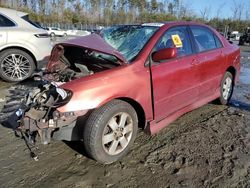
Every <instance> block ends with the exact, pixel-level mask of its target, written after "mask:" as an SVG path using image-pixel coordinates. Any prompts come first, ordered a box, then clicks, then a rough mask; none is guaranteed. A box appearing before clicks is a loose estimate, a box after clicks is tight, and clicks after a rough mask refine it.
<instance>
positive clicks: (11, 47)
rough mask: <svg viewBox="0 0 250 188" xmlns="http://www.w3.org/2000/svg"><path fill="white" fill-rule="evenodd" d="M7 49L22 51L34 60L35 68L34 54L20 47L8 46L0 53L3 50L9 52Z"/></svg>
mask: <svg viewBox="0 0 250 188" xmlns="http://www.w3.org/2000/svg"><path fill="white" fill-rule="evenodd" d="M9 49H18V50H22V51H24V52H26V53H27V54H29V55H30V56H31V58H32V59H33V60H34V63H35V66H36V67H37V61H36V58H35V56H34V54H33V53H32V52H31V51H29V50H28V49H26V48H23V47H20V46H8V47H6V48H3V49H1V51H0V52H3V51H5V50H9Z"/></svg>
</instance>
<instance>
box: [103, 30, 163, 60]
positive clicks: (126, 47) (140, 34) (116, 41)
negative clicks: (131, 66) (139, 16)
mask: <svg viewBox="0 0 250 188" xmlns="http://www.w3.org/2000/svg"><path fill="white" fill-rule="evenodd" d="M158 29H159V27H154V26H142V25H125V26H114V27H110V28H107V29H104V30H103V31H102V32H101V35H102V36H103V38H104V40H105V41H106V42H107V43H108V44H109V45H111V46H112V47H113V48H115V49H116V50H118V51H119V52H120V53H121V54H122V55H123V56H124V57H125V58H126V59H127V60H128V61H131V60H132V59H133V58H135V57H136V56H137V55H138V53H139V52H140V51H141V50H142V48H143V47H144V45H145V44H146V43H147V42H148V40H149V39H150V38H151V36H152V35H153V34H154V33H155V31H156V30H158Z"/></svg>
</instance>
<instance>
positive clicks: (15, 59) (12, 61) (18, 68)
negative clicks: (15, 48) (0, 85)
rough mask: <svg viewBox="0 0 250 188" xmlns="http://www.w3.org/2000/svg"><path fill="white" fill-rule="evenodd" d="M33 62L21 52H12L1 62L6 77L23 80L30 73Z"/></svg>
mask: <svg viewBox="0 0 250 188" xmlns="http://www.w3.org/2000/svg"><path fill="white" fill-rule="evenodd" d="M31 68H32V67H31V63H30V61H29V60H28V58H26V57H25V56H23V55H21V54H10V55H8V56H6V57H5V58H4V59H3V61H2V64H1V69H2V71H3V74H4V75H5V76H6V77H9V78H11V79H16V80H22V79H23V78H25V77H27V75H29V72H30V70H31Z"/></svg>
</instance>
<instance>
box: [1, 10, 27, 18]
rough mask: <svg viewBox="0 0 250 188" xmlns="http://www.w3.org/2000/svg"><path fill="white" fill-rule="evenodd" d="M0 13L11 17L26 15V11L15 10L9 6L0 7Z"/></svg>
mask: <svg viewBox="0 0 250 188" xmlns="http://www.w3.org/2000/svg"><path fill="white" fill-rule="evenodd" d="M0 13H2V14H5V15H6V16H8V17H10V18H12V17H23V16H26V15H28V13H26V12H21V11H17V10H14V9H9V8H0Z"/></svg>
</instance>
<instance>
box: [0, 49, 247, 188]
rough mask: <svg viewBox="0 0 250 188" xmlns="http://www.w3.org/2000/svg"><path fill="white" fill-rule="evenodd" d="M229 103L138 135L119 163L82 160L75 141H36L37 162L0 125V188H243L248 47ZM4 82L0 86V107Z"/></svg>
mask: <svg viewBox="0 0 250 188" xmlns="http://www.w3.org/2000/svg"><path fill="white" fill-rule="evenodd" d="M241 60H242V69H241V72H242V73H241V77H240V84H239V85H238V86H237V87H236V89H235V92H234V95H233V99H232V100H231V104H230V105H229V106H219V105H216V104H208V105H205V106H203V107H201V108H199V109H197V110H195V111H193V112H190V113H188V114H186V115H184V116H183V117H181V118H179V119H178V120H177V121H175V122H173V123H172V124H171V125H169V126H168V127H167V128H165V129H164V130H162V131H161V132H160V133H159V134H157V135H154V136H148V135H146V134H145V133H144V132H142V131H140V132H139V133H138V136H137V139H136V142H135V144H134V146H133V148H132V150H131V152H130V153H129V154H128V155H127V156H126V157H125V158H124V159H123V160H122V161H120V162H116V163H114V164H111V165H101V164H99V163H97V162H95V161H93V160H91V159H88V158H87V157H85V155H84V152H83V149H82V144H81V143H80V142H73V143H68V142H61V141H55V142H53V143H51V144H49V145H48V146H43V145H39V144H38V148H39V149H38V150H37V154H38V155H39V161H37V162H36V161H34V160H33V159H31V158H30V156H29V151H28V149H27V147H26V146H25V143H24V141H23V140H21V139H20V138H16V137H15V136H14V134H13V132H12V131H11V130H9V129H6V128H4V127H2V126H0V187H34V188H35V187H60V188H61V187H84V188H90V187H250V48H249V47H244V48H242V58H241ZM9 86H10V84H6V83H4V82H1V83H0V102H1V103H0V104H1V105H2V104H3V103H4V100H5V98H4V95H5V94H6V91H7V89H8V88H9Z"/></svg>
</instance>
